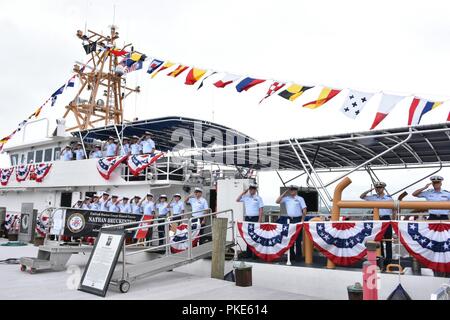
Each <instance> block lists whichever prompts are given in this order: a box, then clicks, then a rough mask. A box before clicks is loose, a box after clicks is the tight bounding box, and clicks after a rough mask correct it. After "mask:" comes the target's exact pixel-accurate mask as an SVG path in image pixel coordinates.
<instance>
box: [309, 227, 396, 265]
mask: <svg viewBox="0 0 450 320" xmlns="http://www.w3.org/2000/svg"><path fill="white" fill-rule="evenodd" d="M389 223H390V222H382V221H357V222H332V221H327V222H320V221H317V222H315V221H310V222H308V223H305V224H304V225H305V231H306V234H307V235H308V237H309V238H310V239H311V240H312V241H313V243H314V246H315V247H316V248H317V249H319V250H320V252H322V253H323V254H324V255H325V256H326V257H327V258H328V259H330V260H331V261H332V262H333V263H335V264H337V265H341V266H349V265H352V264H355V263H356V262H358V261H360V260H361V259H363V258H364V257H365V256H366V253H367V249H366V246H365V242H366V241H369V240H371V241H372V240H374V241H380V240H381V239H382V238H383V235H384V233H385V231H386V229H387V228H388V227H389Z"/></svg>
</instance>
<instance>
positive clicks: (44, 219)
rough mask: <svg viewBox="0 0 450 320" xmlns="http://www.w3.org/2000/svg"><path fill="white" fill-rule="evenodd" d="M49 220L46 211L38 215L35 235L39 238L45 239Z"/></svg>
mask: <svg viewBox="0 0 450 320" xmlns="http://www.w3.org/2000/svg"><path fill="white" fill-rule="evenodd" d="M49 220H50V214H49V213H48V211H44V212H42V214H40V215H39V216H38V217H37V221H36V233H37V234H38V235H40V236H41V237H45V234H46V233H47V227H48V223H49Z"/></svg>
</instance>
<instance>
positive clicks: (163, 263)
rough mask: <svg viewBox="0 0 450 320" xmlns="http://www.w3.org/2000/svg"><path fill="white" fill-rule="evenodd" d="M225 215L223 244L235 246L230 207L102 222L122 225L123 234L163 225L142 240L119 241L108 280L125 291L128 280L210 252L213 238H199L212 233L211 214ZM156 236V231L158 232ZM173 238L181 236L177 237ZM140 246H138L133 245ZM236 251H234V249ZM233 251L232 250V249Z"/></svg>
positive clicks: (116, 227)
mask: <svg viewBox="0 0 450 320" xmlns="http://www.w3.org/2000/svg"><path fill="white" fill-rule="evenodd" d="M218 216H220V217H227V218H228V226H227V231H228V229H231V239H227V240H226V242H225V248H230V247H233V246H235V241H236V236H235V224H234V214H233V210H231V209H229V210H223V211H217V212H209V213H206V214H202V215H200V216H197V217H192V212H191V213H188V214H187V217H184V218H181V219H179V218H178V219H176V220H175V219H174V217H168V218H154V219H149V220H143V221H139V222H130V223H124V224H118V225H111V226H105V227H103V228H102V230H101V231H106V230H117V229H123V230H124V232H125V233H126V234H132V233H134V232H137V231H139V230H147V231H148V229H150V228H154V229H155V230H158V228H160V229H162V228H161V227H163V228H164V237H161V238H156V239H150V240H145V241H143V242H138V243H131V244H126V241H124V243H123V245H122V252H121V259H120V260H119V262H118V263H117V265H116V268H115V271H114V273H113V275H112V278H111V281H110V284H111V285H113V286H115V287H118V288H119V290H120V291H121V292H122V293H126V292H128V290H129V289H130V286H131V283H132V282H135V281H138V280H141V279H144V278H147V277H150V276H153V275H155V274H158V273H161V272H165V271H170V270H173V269H175V268H178V267H180V266H183V265H186V264H189V263H192V262H194V261H197V260H199V259H203V258H207V257H209V256H211V255H212V252H213V242H212V241H208V242H203V240H205V239H206V238H207V237H209V236H211V235H212V233H213V232H212V222H213V220H214V218H215V217H218ZM175 224H176V225H178V226H180V225H184V227H185V229H184V230H185V232H183V233H182V235H181V236H180V234H178V235H177V233H176V232H172V233H173V234H172V235H171V234H170V232H169V231H170V229H171V228H172V229H174V228H176V225H175ZM158 237H159V235H158ZM177 238H182V239H181V240H177ZM160 240H162V241H164V243H163V244H161V245H156V246H155V245H152V244H154V243H155V242H159V241H160ZM177 245H182V246H183V247H184V249H182V250H178V249H177V250H176V251H175V252H174V250H173V249H174V247H175V246H177ZM139 246H143V248H142V249H137V248H138V247H139ZM155 251H156V252H158V251H159V252H160V251H164V253H163V254H162V255H161V256H160V257H159V258H156V259H154V258H147V259H144V260H143V261H142V259H139V260H138V262H135V261H132V260H133V258H132V257H133V256H136V255H142V254H144V255H145V254H147V253H149V252H155ZM235 252H236V251H235ZM235 255H236V253H235Z"/></svg>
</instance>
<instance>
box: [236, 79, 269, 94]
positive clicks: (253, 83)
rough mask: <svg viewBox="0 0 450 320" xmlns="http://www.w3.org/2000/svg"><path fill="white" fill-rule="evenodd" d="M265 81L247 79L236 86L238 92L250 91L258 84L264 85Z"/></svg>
mask: <svg viewBox="0 0 450 320" xmlns="http://www.w3.org/2000/svg"><path fill="white" fill-rule="evenodd" d="M264 81H266V80H263V79H255V78H250V77H247V78H245V79H243V80H241V82H239V83H238V84H237V85H236V91H237V92H242V91H247V90H248V89H250V88H252V87H254V86H256V85H257V84H260V83H263V82H264Z"/></svg>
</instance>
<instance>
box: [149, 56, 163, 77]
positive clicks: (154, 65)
mask: <svg viewBox="0 0 450 320" xmlns="http://www.w3.org/2000/svg"><path fill="white" fill-rule="evenodd" d="M163 63H164V61H162V60H158V59H153V60H152V62H150V65H149V66H148V69H147V73H148V74H152V73H153V72H155V70H156V69H158V68H159V67H160V66H161V65H162V64H163Z"/></svg>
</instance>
